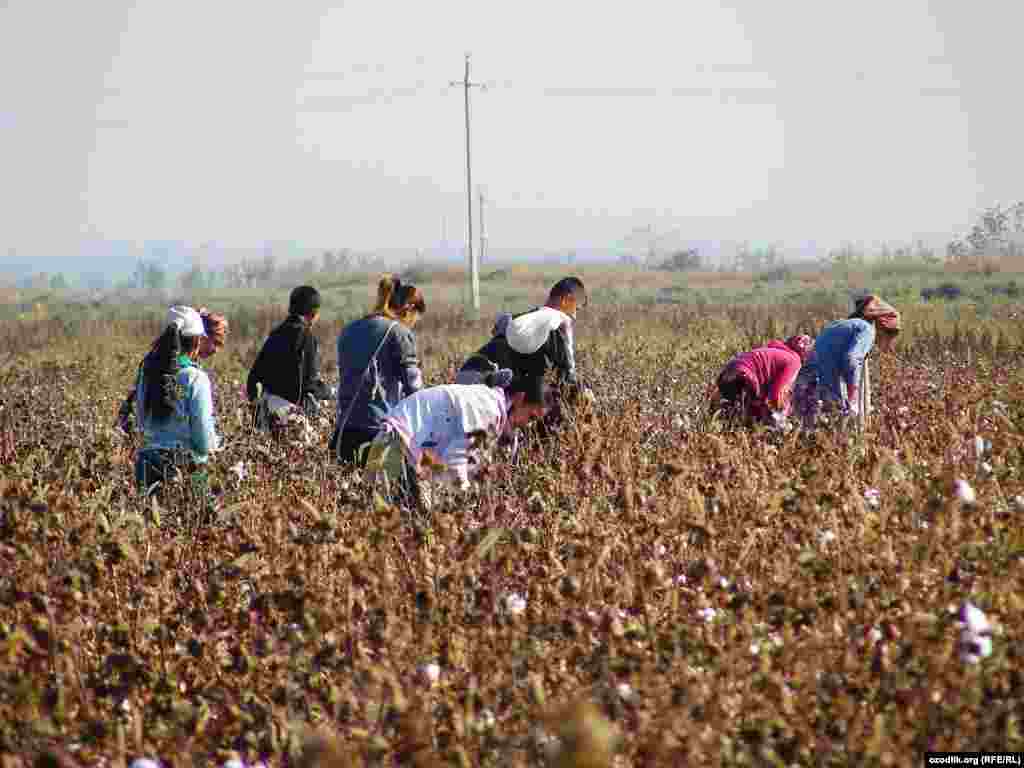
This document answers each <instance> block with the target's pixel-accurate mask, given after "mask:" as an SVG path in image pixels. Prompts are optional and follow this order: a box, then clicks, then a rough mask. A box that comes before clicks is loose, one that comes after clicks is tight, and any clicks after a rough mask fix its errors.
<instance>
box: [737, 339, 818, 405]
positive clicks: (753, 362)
mask: <svg viewBox="0 0 1024 768" xmlns="http://www.w3.org/2000/svg"><path fill="white" fill-rule="evenodd" d="M801 364H802V363H801V360H800V355H798V354H797V353H796V352H794V351H793V350H792V349H790V348H789V347H787V346H786V344H785V343H784V342H782V341H769V342H768V343H767V344H765V345H764V346H763V347H758V348H757V349H753V350H751V351H750V352H744V353H742V354H740V355H737V356H736V357H734V358H733V359H732V361H731V362H730V363H729V366H730V367H733V368H735V369H736V370H737V371H739V372H740V373H741V374H742V375H743V378H745V379H746V380H747V381H749V382H750V383H751V384H752V385H753V387H754V391H755V392H756V393H757V398H758V400H761V401H762V402H765V403H767V405H768V406H769V407H771V408H773V409H775V410H787V409H788V407H789V394H790V391H791V390H792V388H793V382H795V381H796V376H797V374H798V373H800V366H801Z"/></svg>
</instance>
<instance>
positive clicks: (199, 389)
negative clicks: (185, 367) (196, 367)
mask: <svg viewBox="0 0 1024 768" xmlns="http://www.w3.org/2000/svg"><path fill="white" fill-rule="evenodd" d="M188 406H189V417H190V418H189V423H190V424H191V425H192V453H194V454H195V455H196V456H201V457H206V456H208V455H209V454H210V451H211V450H216V448H217V447H218V442H219V441H218V439H217V432H216V429H215V427H214V421H213V391H212V389H211V388H210V380H209V379H208V378H207V377H206V375H205V374H202V373H200V374H199V375H197V376H196V377H195V380H194V381H193V382H192V391H191V395H190V397H189V404H188Z"/></svg>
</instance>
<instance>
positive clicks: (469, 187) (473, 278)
mask: <svg viewBox="0 0 1024 768" xmlns="http://www.w3.org/2000/svg"><path fill="white" fill-rule="evenodd" d="M449 85H450V86H458V87H460V88H462V89H463V90H464V91H465V97H466V223H467V233H466V254H467V256H468V257H469V290H470V297H471V301H472V304H471V306H472V308H473V311H474V312H479V311H480V271H479V269H478V267H477V263H476V259H474V258H473V173H472V164H471V162H470V154H469V89H470V88H481V87H483V86H482V85H481V84H480V83H472V82H470V80H469V54H468V53H467V54H466V73H465V76H464V77H463V79H462V81H461V82H460V81H458V80H452V81H451V82H450V83H449Z"/></svg>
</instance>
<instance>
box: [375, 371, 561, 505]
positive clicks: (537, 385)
mask: <svg viewBox="0 0 1024 768" xmlns="http://www.w3.org/2000/svg"><path fill="white" fill-rule="evenodd" d="M544 407H545V390H544V382H543V380H542V379H539V378H537V377H519V378H515V377H513V375H512V372H511V371H509V370H507V369H506V370H500V371H497V372H493V373H491V374H488V375H487V376H485V381H484V383H483V384H443V385H440V386H436V387H428V388H426V389H421V390H420V391H418V392H416V393H414V394H412V395H410V396H409V397H406V398H405V399H403V400H401V401H399V402H398V404H397V405H395V406H394V407H393V408H392V409H391V411H390V412H389V413H388V415H387V417H385V419H384V425H383V429H382V430H381V432H380V433H379V434H378V436H377V438H376V439H375V440H374V442H373V443H372V444H371V447H370V451H369V456H368V459H367V466H368V467H370V468H371V469H376V470H377V471H382V472H383V474H384V476H385V478H386V479H387V481H388V482H389V483H394V484H396V485H397V486H398V487H399V488H400V489H401V491H402V492H403V493H406V494H407V493H413V494H416V495H418V494H419V488H418V479H419V478H422V477H425V476H427V475H432V479H433V480H436V481H440V482H442V483H444V484H447V485H449V486H454V487H457V488H461V489H465V488H467V487H468V486H469V484H470V481H471V480H472V479H473V477H474V476H475V475H476V474H477V472H478V471H479V469H480V467H481V458H482V455H481V454H482V451H483V449H484V446H485V445H486V444H488V443H489V442H490V441H493V440H496V439H497V438H499V437H502V436H503V435H505V434H507V433H508V432H509V431H510V430H511V429H513V428H515V427H518V426H523V425H525V424H527V423H529V422H530V421H533V420H534V419H539V418H542V417H543V415H544ZM392 449H398V450H392ZM389 451H390V453H391V455H392V459H393V460H392V461H391V462H385V461H383V460H382V458H381V457H382V456H383V455H384V454H387V453H388V452H389ZM398 457H401V459H402V460H401V461H399V460H397V459H398ZM403 486H404V488H403ZM420 501H422V500H420Z"/></svg>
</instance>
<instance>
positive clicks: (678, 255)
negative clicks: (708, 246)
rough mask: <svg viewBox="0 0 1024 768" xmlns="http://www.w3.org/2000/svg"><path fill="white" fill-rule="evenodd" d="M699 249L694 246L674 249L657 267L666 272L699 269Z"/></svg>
mask: <svg viewBox="0 0 1024 768" xmlns="http://www.w3.org/2000/svg"><path fill="white" fill-rule="evenodd" d="M700 266H701V263H700V251H698V250H697V249H696V248H687V249H686V250H681V251H676V252H674V253H673V254H672V255H671V256H669V257H668V258H667V259H665V261H663V262H662V263H661V264H660V265H659V267H658V269H664V270H666V271H668V272H689V271H692V270H697V269H700Z"/></svg>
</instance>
